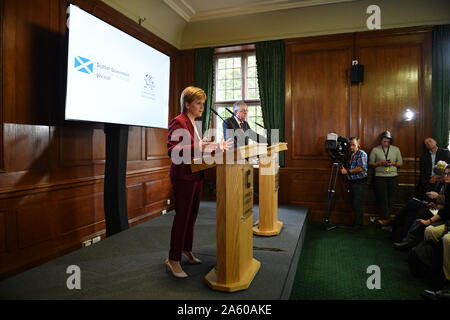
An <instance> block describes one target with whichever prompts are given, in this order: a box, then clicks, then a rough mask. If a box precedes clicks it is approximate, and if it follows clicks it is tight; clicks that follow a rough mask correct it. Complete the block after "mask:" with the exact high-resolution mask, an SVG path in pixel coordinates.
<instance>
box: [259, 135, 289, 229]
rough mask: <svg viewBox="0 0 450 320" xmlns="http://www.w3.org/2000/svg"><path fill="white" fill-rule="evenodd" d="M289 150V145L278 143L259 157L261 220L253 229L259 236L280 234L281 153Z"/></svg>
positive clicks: (281, 224) (281, 223)
mask: <svg viewBox="0 0 450 320" xmlns="http://www.w3.org/2000/svg"><path fill="white" fill-rule="evenodd" d="M284 150H287V143H286V142H282V143H277V144H275V145H272V146H270V147H268V148H267V154H265V155H260V156H259V170H258V171H259V173H258V175H259V220H258V221H257V222H256V224H255V226H254V227H253V233H254V234H255V235H258V236H274V235H277V234H279V233H280V231H281V228H282V227H283V222H281V221H279V220H278V188H279V179H278V177H279V173H278V171H279V160H278V159H279V157H278V155H279V153H280V152H281V151H284Z"/></svg>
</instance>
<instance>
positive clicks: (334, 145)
mask: <svg viewBox="0 0 450 320" xmlns="http://www.w3.org/2000/svg"><path fill="white" fill-rule="evenodd" d="M349 147H350V140H349V139H348V138H345V137H341V136H339V135H337V134H336V133H329V134H328V135H327V140H326V141H325V149H326V151H327V152H329V153H330V157H331V160H333V165H332V166H331V173H330V182H329V184H328V203H327V211H326V212H325V217H324V222H323V228H324V230H326V231H329V230H333V229H334V228H336V226H335V225H333V224H331V223H330V221H329V218H330V214H331V204H332V201H333V197H334V194H335V193H336V181H337V179H338V172H339V167H340V166H341V165H342V161H343V160H344V157H345V155H346V154H347V151H348V149H349Z"/></svg>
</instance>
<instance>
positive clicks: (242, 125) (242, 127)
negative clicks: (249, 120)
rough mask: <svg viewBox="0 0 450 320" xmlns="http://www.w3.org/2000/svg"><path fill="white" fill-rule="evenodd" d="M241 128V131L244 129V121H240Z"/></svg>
mask: <svg viewBox="0 0 450 320" xmlns="http://www.w3.org/2000/svg"><path fill="white" fill-rule="evenodd" d="M241 129H242V131H244V123H243V122H241Z"/></svg>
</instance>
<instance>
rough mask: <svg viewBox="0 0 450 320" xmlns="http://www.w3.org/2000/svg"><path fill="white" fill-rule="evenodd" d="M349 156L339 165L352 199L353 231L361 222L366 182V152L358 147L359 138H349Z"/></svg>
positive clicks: (359, 226)
mask: <svg viewBox="0 0 450 320" xmlns="http://www.w3.org/2000/svg"><path fill="white" fill-rule="evenodd" d="M349 140H350V141H349V142H350V145H349V151H350V153H349V158H348V159H347V160H346V161H345V162H344V164H345V165H344V166H342V167H341V173H342V174H344V175H347V180H348V189H349V191H350V198H351V201H352V209H353V213H354V214H355V219H354V220H353V229H352V230H353V232H358V231H359V229H360V228H361V226H362V224H363V203H364V194H365V188H366V187H365V186H366V182H367V153H366V152H364V151H363V150H361V149H360V146H359V139H358V138H356V137H351V138H350V139H349Z"/></svg>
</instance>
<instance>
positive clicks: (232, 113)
mask: <svg viewBox="0 0 450 320" xmlns="http://www.w3.org/2000/svg"><path fill="white" fill-rule="evenodd" d="M225 110H227V111H228V112H229V113H231V115H232V116H234V112H233V111H231V110H230V109H228V108H225Z"/></svg>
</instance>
